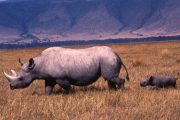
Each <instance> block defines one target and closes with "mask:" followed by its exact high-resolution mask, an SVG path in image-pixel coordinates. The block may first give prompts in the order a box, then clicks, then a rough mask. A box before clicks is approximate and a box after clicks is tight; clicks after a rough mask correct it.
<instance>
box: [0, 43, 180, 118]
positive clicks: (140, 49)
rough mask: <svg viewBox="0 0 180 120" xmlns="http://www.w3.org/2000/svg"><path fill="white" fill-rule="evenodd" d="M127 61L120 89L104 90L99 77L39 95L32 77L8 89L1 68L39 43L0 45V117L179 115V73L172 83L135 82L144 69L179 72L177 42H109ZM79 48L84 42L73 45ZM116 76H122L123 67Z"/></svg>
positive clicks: (25, 57) (38, 84)
mask: <svg viewBox="0 0 180 120" xmlns="http://www.w3.org/2000/svg"><path fill="white" fill-rule="evenodd" d="M109 46H110V47H111V48H112V49H114V50H115V51H116V52H117V53H118V54H119V55H120V56H121V58H122V60H123V61H124V63H125V64H126V66H127V67H128V70H129V74H130V78H131V81H130V82H126V89H125V90H124V91H109V90H108V87H107V83H106V82H105V81H104V80H103V79H102V78H100V79H99V80H98V81H97V82H96V83H94V84H93V85H91V86H88V87H83V88H79V87H74V89H75V92H74V93H72V94H69V95H65V94H62V93H58V89H60V88H59V87H58V86H56V88H55V92H54V94H53V95H51V96H46V95H44V82H43V81H34V82H33V84H32V85H31V86H30V87H28V88H26V89H23V90H14V91H11V90H10V88H9V85H8V82H7V80H6V79H5V77H4V76H3V73H2V72H3V71H9V70H10V69H15V70H18V69H19V68H20V66H19V64H18V62H17V59H18V58H19V57H21V58H22V59H23V60H24V61H27V60H28V59H29V58H30V57H33V56H36V55H38V53H40V51H42V50H43V48H41V49H26V50H1V51H0V56H1V57H0V120H19V119H26V120H39V119H42V120H50V119H52V120H70V119H72V120H179V117H180V78H179V80H178V81H177V89H162V90H151V89H149V88H140V87H139V81H140V80H142V79H144V78H145V77H147V76H150V75H159V74H165V75H174V76H178V77H180V76H179V75H180V42H161V43H142V44H131V45H109ZM73 48H84V47H73ZM120 76H121V77H124V76H125V72H124V69H122V70H121V74H120Z"/></svg>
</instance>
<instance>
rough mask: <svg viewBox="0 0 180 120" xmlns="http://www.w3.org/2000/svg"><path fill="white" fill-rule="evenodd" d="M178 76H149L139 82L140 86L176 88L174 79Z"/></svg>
mask: <svg viewBox="0 0 180 120" xmlns="http://www.w3.org/2000/svg"><path fill="white" fill-rule="evenodd" d="M177 79H178V78H176V77H172V76H151V77H149V78H147V79H145V80H143V81H141V82H140V86H141V87H146V86H148V85H149V86H154V88H167V87H174V88H176V80H177Z"/></svg>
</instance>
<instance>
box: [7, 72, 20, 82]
mask: <svg viewBox="0 0 180 120" xmlns="http://www.w3.org/2000/svg"><path fill="white" fill-rule="evenodd" d="M4 75H5V77H6V78H7V80H8V81H9V82H11V81H13V80H17V78H18V77H16V76H11V75H8V74H7V73H6V72H4Z"/></svg>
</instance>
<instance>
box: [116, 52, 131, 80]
mask: <svg viewBox="0 0 180 120" xmlns="http://www.w3.org/2000/svg"><path fill="white" fill-rule="evenodd" d="M115 54H116V56H117V58H118V59H119V60H120V62H121V64H122V66H123V67H124V69H125V71H126V80H127V81H130V79H129V73H128V70H127V67H126V66H125V65H124V63H123V62H122V60H121V58H120V57H119V55H118V54H117V53H115Z"/></svg>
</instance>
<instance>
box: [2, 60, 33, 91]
mask: <svg viewBox="0 0 180 120" xmlns="http://www.w3.org/2000/svg"><path fill="white" fill-rule="evenodd" d="M19 63H20V65H21V70H20V71H19V72H18V73H16V72H15V71H14V70H11V73H12V75H9V74H7V73H6V72H4V75H5V77H6V78H7V80H8V81H9V83H10V88H11V89H21V88H26V87H28V86H29V85H30V84H31V83H32V81H33V75H32V72H33V69H34V67H35V63H34V60H33V59H32V58H31V59H30V60H29V63H23V62H22V61H21V59H19Z"/></svg>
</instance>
